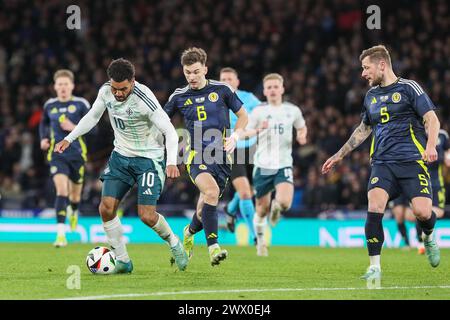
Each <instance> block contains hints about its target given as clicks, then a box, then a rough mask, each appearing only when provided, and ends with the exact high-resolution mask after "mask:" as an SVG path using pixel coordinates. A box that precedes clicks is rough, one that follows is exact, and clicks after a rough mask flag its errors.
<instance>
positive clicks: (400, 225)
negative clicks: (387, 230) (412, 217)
mask: <svg viewBox="0 0 450 320" xmlns="http://www.w3.org/2000/svg"><path fill="white" fill-rule="evenodd" d="M397 228H398V231H400V234H401V235H402V237H403V239H404V240H405V243H406V245H407V246H409V238H408V232H407V231H406V225H405V222H401V223H397Z"/></svg>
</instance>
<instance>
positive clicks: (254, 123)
mask: <svg viewBox="0 0 450 320" xmlns="http://www.w3.org/2000/svg"><path fill="white" fill-rule="evenodd" d="M260 108H261V107H256V108H255V109H253V110H252V112H251V113H250V114H249V117H248V123H247V127H246V129H256V128H258V124H259V114H260Z"/></svg>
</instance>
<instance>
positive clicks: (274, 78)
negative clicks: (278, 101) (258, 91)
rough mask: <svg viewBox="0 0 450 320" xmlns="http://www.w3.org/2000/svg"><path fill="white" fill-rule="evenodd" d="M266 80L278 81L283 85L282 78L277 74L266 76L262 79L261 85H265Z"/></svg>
mask: <svg viewBox="0 0 450 320" xmlns="http://www.w3.org/2000/svg"><path fill="white" fill-rule="evenodd" d="M267 80H279V81H280V82H281V84H283V82H284V80H283V76H282V75H281V74H279V73H269V74H268V75H266V76H265V77H264V79H263V83H265V82H266V81H267Z"/></svg>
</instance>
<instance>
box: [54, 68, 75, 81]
mask: <svg viewBox="0 0 450 320" xmlns="http://www.w3.org/2000/svg"><path fill="white" fill-rule="evenodd" d="M61 77H66V78H69V79H70V80H71V81H72V82H75V76H74V75H73V72H72V71H70V70H69V69H59V70H58V71H56V72H55V74H54V75H53V81H55V82H56V79H58V78H61Z"/></svg>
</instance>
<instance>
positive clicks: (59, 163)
mask: <svg viewBox="0 0 450 320" xmlns="http://www.w3.org/2000/svg"><path fill="white" fill-rule="evenodd" d="M56 174H64V175H66V176H67V177H69V179H70V180H71V181H72V182H74V183H78V184H81V183H83V180H84V159H83V158H82V157H81V156H80V158H70V159H69V158H66V157H64V156H62V155H59V154H56V153H55V154H53V156H52V159H51V160H50V175H51V176H52V177H53V176H54V175H56Z"/></svg>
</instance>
